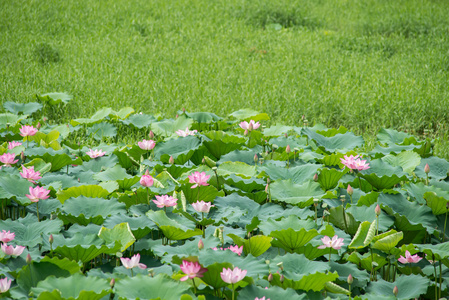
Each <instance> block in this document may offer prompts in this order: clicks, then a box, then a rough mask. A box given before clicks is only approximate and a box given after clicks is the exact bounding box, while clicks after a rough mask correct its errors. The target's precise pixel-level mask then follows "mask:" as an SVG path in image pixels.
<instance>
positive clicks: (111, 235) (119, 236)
mask: <svg viewBox="0 0 449 300" xmlns="http://www.w3.org/2000/svg"><path fill="white" fill-rule="evenodd" d="M98 237H99V238H100V239H102V240H103V241H104V242H105V244H115V243H117V242H118V243H120V244H121V245H122V248H121V249H120V251H121V252H123V251H125V250H126V249H127V248H128V247H129V246H131V245H132V244H133V243H134V242H135V241H136V238H135V237H134V235H133V233H132V232H131V229H130V228H129V224H128V223H120V224H117V225H115V226H114V227H113V228H112V229H109V228H106V227H101V229H100V232H98Z"/></svg>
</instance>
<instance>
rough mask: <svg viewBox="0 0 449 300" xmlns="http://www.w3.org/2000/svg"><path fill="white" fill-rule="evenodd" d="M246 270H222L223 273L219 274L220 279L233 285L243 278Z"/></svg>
mask: <svg viewBox="0 0 449 300" xmlns="http://www.w3.org/2000/svg"><path fill="white" fill-rule="evenodd" d="M247 272H248V271H247V270H240V269H239V268H237V267H235V268H234V270H231V269H230V268H228V269H226V268H223V272H221V273H220V276H221V279H223V281H224V282H226V283H228V284H234V283H237V282H239V281H240V280H242V279H243V278H245V276H246V273H247Z"/></svg>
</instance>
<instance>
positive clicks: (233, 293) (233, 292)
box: [232, 284, 235, 300]
mask: <svg viewBox="0 0 449 300" xmlns="http://www.w3.org/2000/svg"><path fill="white" fill-rule="evenodd" d="M234 296H235V289H234V284H232V300H234V299H235V297H234Z"/></svg>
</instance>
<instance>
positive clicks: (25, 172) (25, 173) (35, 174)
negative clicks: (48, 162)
mask: <svg viewBox="0 0 449 300" xmlns="http://www.w3.org/2000/svg"><path fill="white" fill-rule="evenodd" d="M19 174H20V176H22V178H25V179H26V180H28V181H29V182H31V183H36V180H39V179H41V178H42V176H40V175H41V173H40V172H39V171H34V166H31V167H29V168H28V169H27V168H25V167H24V166H22V172H19Z"/></svg>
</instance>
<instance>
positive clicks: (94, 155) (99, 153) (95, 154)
mask: <svg viewBox="0 0 449 300" xmlns="http://www.w3.org/2000/svg"><path fill="white" fill-rule="evenodd" d="M86 154H87V155H89V156H90V158H97V157H101V156H104V155H105V154H106V152H104V151H103V149H100V150H97V149H95V150H92V149H90V148H89V151H87V152H86Z"/></svg>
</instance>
